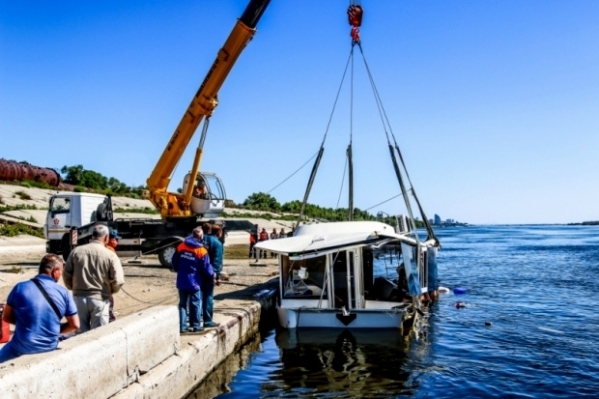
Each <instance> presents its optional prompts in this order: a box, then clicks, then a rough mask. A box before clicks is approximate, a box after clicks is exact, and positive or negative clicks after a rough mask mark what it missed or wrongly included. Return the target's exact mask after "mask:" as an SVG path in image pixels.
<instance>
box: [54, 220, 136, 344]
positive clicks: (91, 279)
mask: <svg viewBox="0 0 599 399" xmlns="http://www.w3.org/2000/svg"><path fill="white" fill-rule="evenodd" d="M109 240H110V231H109V229H108V226H106V225H105V224H97V225H96V226H94V231H93V233H92V240H91V242H90V243H89V244H85V245H81V246H79V247H77V248H75V249H73V251H72V252H71V254H70V255H69V258H68V259H67V262H66V264H65V267H64V273H63V275H62V279H63V281H64V285H65V286H66V287H67V288H68V289H70V290H72V291H73V299H74V300H75V305H77V313H78V314H79V319H80V321H81V327H80V328H79V331H78V332H79V333H83V332H86V331H89V330H92V329H94V328H97V327H100V326H105V325H107V324H108V323H109V319H110V316H109V314H110V297H111V296H112V295H113V294H116V293H117V292H119V290H120V289H121V286H122V285H123V284H125V274H124V273H123V265H122V264H121V260H120V259H119V257H118V256H117V255H116V253H115V252H113V251H110V250H109V249H107V248H106V245H107V244H108V242H109Z"/></svg>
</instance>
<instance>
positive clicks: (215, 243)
mask: <svg viewBox="0 0 599 399" xmlns="http://www.w3.org/2000/svg"><path fill="white" fill-rule="evenodd" d="M202 231H203V232H204V246H205V247H206V249H207V250H208V256H209V257H210V262H211V264H212V269H213V270H214V276H207V277H202V278H201V283H200V285H201V290H202V320H203V322H204V323H203V326H204V328H208V327H218V323H215V322H214V319H213V317H214V286H215V285H220V272H221V271H222V268H223V244H222V243H221V241H220V237H221V235H222V229H221V227H220V226H219V225H217V224H210V223H204V224H203V225H202Z"/></svg>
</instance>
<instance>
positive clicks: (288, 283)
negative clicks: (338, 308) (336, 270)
mask: <svg viewBox="0 0 599 399" xmlns="http://www.w3.org/2000/svg"><path fill="white" fill-rule="evenodd" d="M325 268H326V257H325V256H319V257H317V258H311V259H303V260H289V258H288V257H287V256H284V257H283V274H282V278H283V289H284V292H283V298H311V299H314V298H320V297H321V294H322V291H323V289H324V280H325V278H324V277H325ZM326 297H327V294H326V290H325V293H324V295H322V298H323V299H326Z"/></svg>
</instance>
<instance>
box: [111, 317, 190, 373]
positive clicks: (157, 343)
mask: <svg viewBox="0 0 599 399" xmlns="http://www.w3.org/2000/svg"><path fill="white" fill-rule="evenodd" d="M120 321H122V323H120ZM113 324H115V327H116V326H118V327H120V329H121V330H122V331H123V332H124V333H125V337H126V340H127V369H128V374H129V376H130V377H133V376H135V375H139V374H145V373H147V372H148V371H149V370H151V369H152V368H153V367H154V366H156V365H157V364H159V363H160V362H162V361H164V360H165V359H166V358H168V357H169V356H172V355H173V354H175V353H176V352H177V351H178V350H179V346H180V339H181V337H180V334H179V310H178V309H177V307H176V306H155V307H152V308H149V309H146V310H143V311H140V312H138V313H135V314H132V315H129V316H127V317H125V318H123V319H122V320H117V321H116V322H115V323H113ZM136 379H137V378H133V379H130V381H131V382H133V381H135V380H136Z"/></svg>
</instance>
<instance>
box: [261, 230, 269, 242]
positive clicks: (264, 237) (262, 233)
mask: <svg viewBox="0 0 599 399" xmlns="http://www.w3.org/2000/svg"><path fill="white" fill-rule="evenodd" d="M266 240H268V233H267V232H266V231H261V232H260V241H266Z"/></svg>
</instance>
